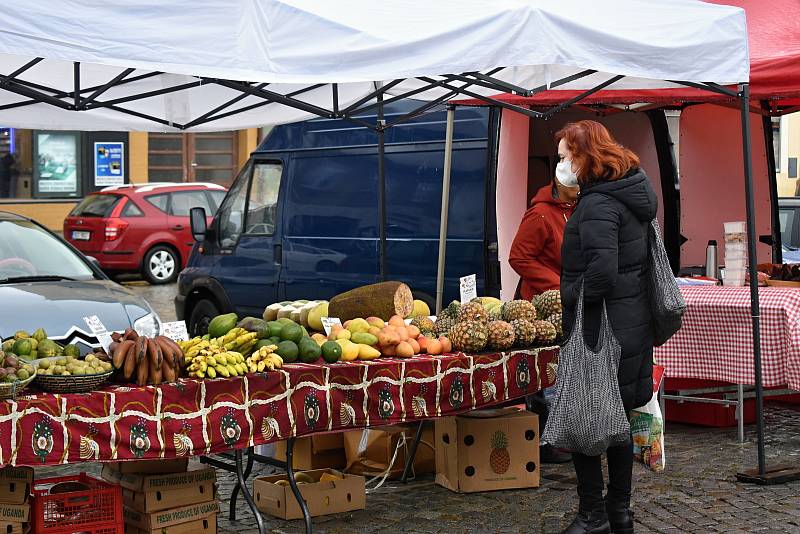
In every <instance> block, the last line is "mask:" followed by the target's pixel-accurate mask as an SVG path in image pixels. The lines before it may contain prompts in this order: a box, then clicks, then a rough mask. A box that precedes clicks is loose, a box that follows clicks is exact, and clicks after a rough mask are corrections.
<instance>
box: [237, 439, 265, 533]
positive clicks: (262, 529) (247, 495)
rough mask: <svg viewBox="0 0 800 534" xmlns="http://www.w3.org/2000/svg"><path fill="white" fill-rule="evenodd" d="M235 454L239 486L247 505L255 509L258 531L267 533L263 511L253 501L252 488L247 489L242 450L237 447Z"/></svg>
mask: <svg viewBox="0 0 800 534" xmlns="http://www.w3.org/2000/svg"><path fill="white" fill-rule="evenodd" d="M235 456H236V478H237V480H238V481H239V487H240V488H241V490H242V495H244V500H245V501H247V506H249V507H250V510H252V511H253V515H254V516H255V517H256V524H258V533H259V534H266V529H265V527H264V520H263V519H262V517H261V513H260V512H259V511H258V508H256V503H255V501H253V496H252V495H250V490H249V489H247V479H246V477H245V474H244V470H243V469H242V451H241V450H239V449H237V450H236V454H235ZM251 467H252V466H251Z"/></svg>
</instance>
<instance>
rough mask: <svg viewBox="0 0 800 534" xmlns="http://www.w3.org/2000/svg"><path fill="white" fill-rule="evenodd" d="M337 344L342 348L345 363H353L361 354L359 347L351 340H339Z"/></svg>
mask: <svg viewBox="0 0 800 534" xmlns="http://www.w3.org/2000/svg"><path fill="white" fill-rule="evenodd" d="M336 343H338V344H339V346H340V347H342V358H341V360H342V361H343V362H352V361H353V360H357V359H358V354H359V346H358V345H356V344H355V343H353V342H352V341H350V340H349V339H337V340H336Z"/></svg>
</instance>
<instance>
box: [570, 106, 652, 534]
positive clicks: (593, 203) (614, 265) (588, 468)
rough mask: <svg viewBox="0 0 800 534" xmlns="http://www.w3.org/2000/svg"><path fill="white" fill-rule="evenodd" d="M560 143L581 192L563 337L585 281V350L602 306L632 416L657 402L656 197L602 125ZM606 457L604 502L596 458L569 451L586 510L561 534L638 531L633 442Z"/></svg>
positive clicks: (583, 124)
mask: <svg viewBox="0 0 800 534" xmlns="http://www.w3.org/2000/svg"><path fill="white" fill-rule="evenodd" d="M556 138H557V139H558V141H559V154H566V156H567V157H565V158H563V160H562V161H561V162H560V163H559V166H560V167H561V168H560V172H562V173H571V174H574V175H575V177H576V179H577V181H578V182H579V183H580V185H581V194H580V199H579V201H578V205H577V207H576V209H575V213H574V215H573V216H572V217H571V218H570V220H569V222H568V223H567V226H566V229H565V232H564V243H563V246H562V252H561V256H562V271H561V300H562V302H563V305H564V331H565V332H569V331H571V329H572V324H573V323H574V321H575V310H576V306H577V303H578V294H579V292H580V288H581V284H583V288H584V302H585V310H586V311H585V321H584V323H585V324H584V336H585V338H586V341H587V343H588V344H589V346H592V347H593V346H595V345H596V344H597V337H598V331H599V327H600V315H601V310H602V303H603V301H605V303H606V307H607V310H608V319H609V323H610V325H611V328H612V330H613V332H614V335H615V337H616V338H617V340H618V341H619V343H620V345H621V347H622V358H621V360H620V365H619V373H618V378H619V388H620V396H621V397H622V402H623V404H624V405H625V410H626V412H627V411H630V410H631V409H633V408H637V407H639V406H643V405H645V404H647V402H648V401H649V400H650V398H651V397H652V395H653V385H652V384H653V379H652V373H653V331H652V326H651V316H650V306H649V300H648V294H647V286H646V275H647V258H648V248H647V235H648V233H647V230H648V225H649V224H650V221H651V220H652V219H654V218H655V216H656V212H657V210H658V199H657V197H656V194H655V192H654V191H653V188H652V186H651V185H650V180H649V178H648V177H647V175H646V174H645V173H644V171H642V170H641V169H640V168H639V159H638V158H637V157H636V155H635V154H633V152H631V151H630V150H628V149H626V148H624V147H622V146H620V145H619V144H618V143H617V142H616V141H614V139H613V138H612V137H611V135H610V134H609V132H608V130H606V128H605V127H604V126H603V125H601V124H600V123H598V122H595V121H580V122H576V123H571V124H568V125H567V126H565V127H564V128H563V129H562V130H561V131H560V132H558V134H556ZM562 148H563V150H562ZM606 455H607V458H608V469H609V484H608V493H607V496H606V500H605V503H604V500H603V473H602V468H601V459H600V457H599V456H584V455H582V454H573V462H574V463H575V472H576V474H577V477H578V495H579V497H580V507H579V513H578V516H577V518H576V519H575V521H574V522H573V523H572V524H571V525H570V527H569V528H568V529H567V530H566V531H565V532H566V533H568V534H580V533H589V532H591V533H594V534H601V533H604V532H609V531H610V532H614V533H632V532H633V514H632V513H631V511H630V498H631V476H632V469H633V445H632V444H631V443H629V444H628V445H625V446H620V447H611V448H609V449H608V450H607V451H606ZM609 521H610V524H609Z"/></svg>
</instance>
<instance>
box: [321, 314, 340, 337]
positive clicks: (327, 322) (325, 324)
mask: <svg viewBox="0 0 800 534" xmlns="http://www.w3.org/2000/svg"><path fill="white" fill-rule="evenodd" d="M337 324H338V325H339V326H342V321H340V320H339V318H338V317H323V318H322V328H324V329H325V335H330V333H331V329H332V328H333V327H334V325H337Z"/></svg>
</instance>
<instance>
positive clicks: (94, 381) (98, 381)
mask: <svg viewBox="0 0 800 534" xmlns="http://www.w3.org/2000/svg"><path fill="white" fill-rule="evenodd" d="M113 373H114V371H107V372H105V373H100V374H96V375H83V376H80V375H69V376H58V375H44V374H37V375H36V387H37V388H39V389H41V390H42V391H49V392H50V393H86V392H87V391H94V390H95V389H97V388H98V387H99V386H101V385H102V384H104V383H105V382H106V381H108V379H109V378H110V377H111V375H112V374H113Z"/></svg>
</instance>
